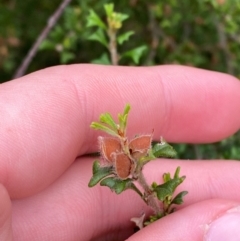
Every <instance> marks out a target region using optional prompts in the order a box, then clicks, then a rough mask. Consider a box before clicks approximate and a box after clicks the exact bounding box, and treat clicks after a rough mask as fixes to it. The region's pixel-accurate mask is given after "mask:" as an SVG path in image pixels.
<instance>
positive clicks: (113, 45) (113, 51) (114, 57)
mask: <svg viewBox="0 0 240 241" xmlns="http://www.w3.org/2000/svg"><path fill="white" fill-rule="evenodd" d="M108 36H109V39H110V41H109V52H110V55H111V62H112V65H118V53H117V40H116V30H114V29H111V28H109V30H108Z"/></svg>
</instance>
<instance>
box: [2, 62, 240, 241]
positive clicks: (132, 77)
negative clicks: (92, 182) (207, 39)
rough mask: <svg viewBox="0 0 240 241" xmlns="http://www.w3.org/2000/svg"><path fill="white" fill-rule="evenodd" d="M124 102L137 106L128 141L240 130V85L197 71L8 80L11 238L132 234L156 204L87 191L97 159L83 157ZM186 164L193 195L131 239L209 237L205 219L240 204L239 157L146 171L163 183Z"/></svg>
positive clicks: (101, 70)
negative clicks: (102, 118)
mask: <svg viewBox="0 0 240 241" xmlns="http://www.w3.org/2000/svg"><path fill="white" fill-rule="evenodd" d="M126 103H130V104H131V107H132V110H131V112H130V117H129V125H128V130H129V131H128V135H129V137H130V138H132V137H133V136H134V134H136V133H151V131H152V129H154V138H155V139H158V138H159V137H160V136H161V135H162V136H164V138H165V139H166V140H167V141H168V142H189V143H208V142H214V141H218V140H221V139H223V138H226V137H228V136H230V135H232V134H233V133H235V132H236V131H237V130H239V128H240V105H239V103H240V82H239V81H238V80H237V79H236V78H234V77H232V76H229V75H226V74H222V73H217V72H212V71H207V70H201V69H196V68H192V67H184V66H156V67H109V66H108V67H107V66H97V65H71V66H58V67H52V68H48V69H45V70H41V71H38V72H35V73H32V74H30V75H27V76H24V77H22V78H19V79H17V80H14V81H10V82H7V83H4V84H2V85H1V86H0V115H1V126H0V128H1V138H0V166H1V168H0V182H1V183H2V185H3V186H2V187H1V189H0V195H1V206H0V212H1V214H2V215H1V219H0V235H2V236H0V237H4V239H3V240H7V241H8V240H17V241H23V240H24V241H28V240H29V241H30V240H31V241H40V240H53V241H54V240H58V241H63V240H69V241H75V240H76V241H77V240H83V241H84V240H98V241H100V240H125V239H127V238H128V237H129V236H130V235H131V234H132V228H133V224H131V222H129V219H130V218H131V217H136V216H140V215H141V212H142V211H146V212H149V210H148V209H147V207H146V206H145V205H144V203H143V201H142V200H140V199H139V197H138V196H137V195H136V194H135V193H133V192H131V191H126V192H125V193H123V194H121V195H119V196H117V195H116V194H114V193H111V191H110V190H108V189H107V188H103V187H102V188H100V187H99V186H97V187H94V188H92V189H89V188H88V187H87V183H88V181H89V179H90V177H91V166H92V161H93V160H94V159H92V158H89V157H84V156H83V155H84V154H86V153H89V152H92V151H96V150H97V136H98V135H99V134H100V133H97V132H96V131H92V130H91V129H90V128H89V124H90V123H91V122H92V121H93V120H97V119H98V117H99V114H100V113H102V112H106V111H108V112H110V113H112V114H113V116H114V117H116V115H117V113H119V112H121V111H122V110H123V107H124V105H125V104H126ZM178 165H179V166H181V173H182V174H184V175H186V176H187V179H186V180H185V182H184V184H183V185H182V186H181V187H180V188H181V190H188V191H189V194H188V196H186V198H185V204H184V205H183V206H182V207H181V208H180V210H179V211H178V212H176V213H174V214H173V215H170V216H168V217H166V218H164V219H162V220H160V221H158V222H156V223H154V224H153V225H151V226H149V227H147V228H145V229H143V230H142V231H140V232H138V233H136V234H134V235H132V236H131V237H129V240H130V241H132V240H164V241H165V240H185V241H188V240H189V241H190V240H202V239H203V235H204V230H202V229H200V228H199V227H200V226H201V225H204V224H207V223H209V222H210V220H213V219H214V218H216V217H217V216H218V215H219V214H221V213H223V212H225V211H226V210H228V209H230V208H232V207H234V206H236V205H239V203H240V194H239V193H238V192H235V191H234V190H238V189H239V184H238V183H239V181H240V180H239V179H240V177H238V176H239V175H238V173H239V171H240V170H239V169H240V164H239V163H238V162H236V161H221V162H219V161H208V162H207V161H202V162H199V161H194V162H191V161H180V160H171V161H168V160H157V161H154V162H152V163H149V164H148V165H147V166H146V168H145V170H144V171H146V175H147V178H148V179H149V182H151V180H154V181H160V177H161V174H162V173H163V172H166V171H168V172H174V170H175V168H176V167H177V166H178ZM223 173H224V174H223ZM226 180H228V181H227V182H226ZM206 183H207V185H206ZM4 187H5V188H6V189H5V188H4ZM229 187H231V188H229ZM179 190H180V189H179ZM222 190H225V191H224V192H223V191H222ZM6 191H7V192H6ZM10 198H11V203H10ZM11 205H12V210H11ZM123 207H124V208H123ZM3 210H7V211H3ZM11 212H12V224H10V221H11ZM180 215H181V216H180ZM178 216H179V217H178ZM179 220H183V221H181V222H180V221H179ZM175 222H176V225H174V224H175ZM11 226H12V231H11ZM173 226H174V227H176V229H175V232H174V234H173V232H172V227H173ZM159 233H160V234H161V235H159Z"/></svg>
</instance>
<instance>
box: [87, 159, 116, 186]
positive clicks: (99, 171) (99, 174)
mask: <svg viewBox="0 0 240 241" xmlns="http://www.w3.org/2000/svg"><path fill="white" fill-rule="evenodd" d="M92 172H93V176H92V178H91V180H90V181H89V183H88V186H89V187H93V186H95V185H96V184H98V183H99V182H100V181H101V180H102V179H103V178H104V177H107V176H109V175H111V174H112V167H101V165H100V163H99V161H95V162H94V163H93V170H92Z"/></svg>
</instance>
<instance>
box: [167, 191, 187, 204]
mask: <svg viewBox="0 0 240 241" xmlns="http://www.w3.org/2000/svg"><path fill="white" fill-rule="evenodd" d="M187 194H188V192H187V191H182V192H180V193H178V195H177V196H176V197H175V198H174V199H173V200H172V202H171V204H177V205H180V204H182V203H183V197H184V196H185V195H187Z"/></svg>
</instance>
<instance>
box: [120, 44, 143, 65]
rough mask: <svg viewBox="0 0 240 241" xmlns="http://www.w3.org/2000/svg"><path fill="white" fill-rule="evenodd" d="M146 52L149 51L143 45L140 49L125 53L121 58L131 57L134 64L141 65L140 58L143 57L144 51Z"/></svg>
mask: <svg viewBox="0 0 240 241" xmlns="http://www.w3.org/2000/svg"><path fill="white" fill-rule="evenodd" d="M146 50H147V46H146V45H143V46H140V47H137V48H134V49H132V50H129V51H127V52H125V53H124V54H123V55H122V56H121V58H124V57H129V58H131V59H132V60H133V62H134V63H135V64H139V61H140V58H141V57H142V55H143V53H144V51H146Z"/></svg>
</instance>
